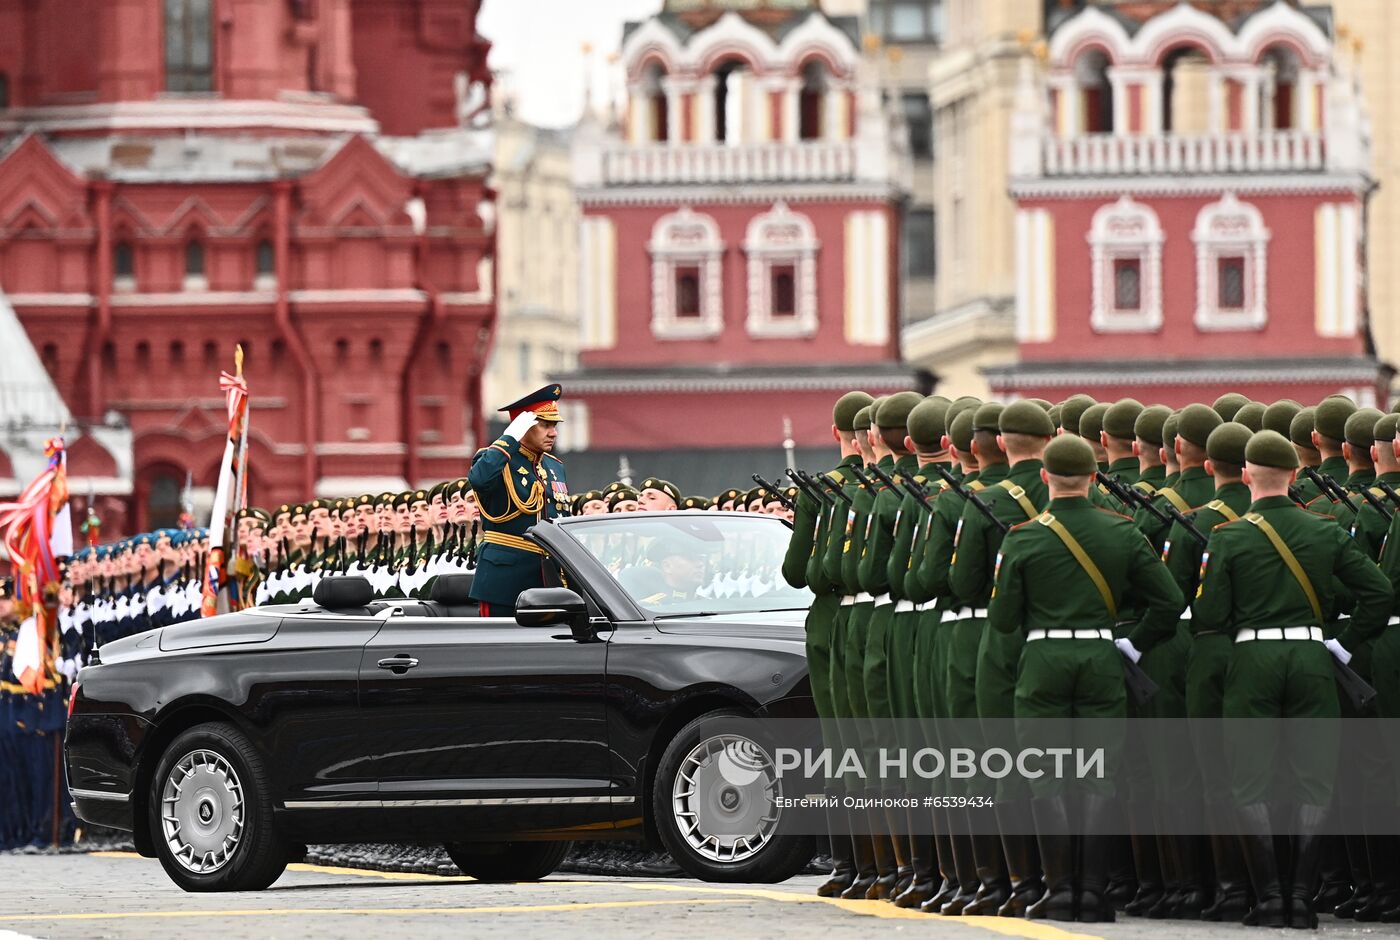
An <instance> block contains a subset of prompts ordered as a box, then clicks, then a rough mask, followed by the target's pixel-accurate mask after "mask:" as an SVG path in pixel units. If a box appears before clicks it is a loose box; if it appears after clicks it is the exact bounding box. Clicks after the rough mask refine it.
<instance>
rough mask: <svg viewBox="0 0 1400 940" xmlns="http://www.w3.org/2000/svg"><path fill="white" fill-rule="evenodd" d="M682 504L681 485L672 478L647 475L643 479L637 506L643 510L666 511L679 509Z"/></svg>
mask: <svg viewBox="0 0 1400 940" xmlns="http://www.w3.org/2000/svg"><path fill="white" fill-rule="evenodd" d="M680 504H681V491H680V487H678V486H676V484H674V483H672V482H671V481H670V480H663V479H661V478H660V477H647V478H646V479H645V480H643V481H642V485H641V488H640V489H639V490H638V493H637V508H638V509H639V510H641V511H642V512H666V511H668V510H672V509H679V508H680Z"/></svg>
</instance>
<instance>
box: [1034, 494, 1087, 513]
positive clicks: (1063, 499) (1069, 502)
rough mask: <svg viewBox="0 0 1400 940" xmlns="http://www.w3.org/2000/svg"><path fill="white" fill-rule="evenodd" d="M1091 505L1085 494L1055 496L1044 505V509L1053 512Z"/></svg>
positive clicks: (1084, 507)
mask: <svg viewBox="0 0 1400 940" xmlns="http://www.w3.org/2000/svg"><path fill="white" fill-rule="evenodd" d="M1093 505H1094V504H1093V503H1091V502H1090V501H1089V497H1087V496H1056V497H1055V498H1054V499H1052V500H1050V505H1048V506H1046V507H1045V511H1046V512H1049V513H1053V512H1059V511H1063V510H1065V509H1089V508H1091V507H1092V506H1093Z"/></svg>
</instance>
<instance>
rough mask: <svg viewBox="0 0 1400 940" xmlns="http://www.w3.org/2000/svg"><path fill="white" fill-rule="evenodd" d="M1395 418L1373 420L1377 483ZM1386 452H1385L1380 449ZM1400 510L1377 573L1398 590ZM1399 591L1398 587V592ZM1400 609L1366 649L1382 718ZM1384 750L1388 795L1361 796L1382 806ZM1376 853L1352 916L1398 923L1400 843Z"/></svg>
mask: <svg viewBox="0 0 1400 940" xmlns="http://www.w3.org/2000/svg"><path fill="white" fill-rule="evenodd" d="M1397 420H1400V414H1397V413H1396V412H1395V411H1392V412H1391V413H1390V414H1388V415H1386V416H1385V417H1384V418H1382V419H1381V420H1380V421H1378V422H1376V431H1375V434H1376V456H1377V459H1376V469H1377V470H1379V471H1381V475H1380V476H1379V477H1378V482H1379V481H1380V480H1384V481H1385V482H1387V483H1390V482H1391V480H1392V479H1393V478H1392V473H1394V472H1395V471H1396V470H1400V433H1397V430H1396V428H1397V425H1396V422H1397ZM1386 451H1389V454H1388V455H1387V454H1386V453H1385V452H1386ZM1396 520H1400V512H1396V514H1395V515H1394V516H1393V517H1392V518H1391V521H1390V524H1389V527H1388V529H1387V531H1386V535H1385V537H1384V538H1383V539H1382V547H1381V551H1380V567H1381V572H1382V573H1383V574H1385V576H1386V577H1387V578H1388V579H1389V580H1390V583H1391V586H1392V588H1396V589H1400V522H1397V521H1396ZM1397 593H1400V590H1398V591H1397ZM1397 613H1400V610H1392V611H1391V618H1390V622H1389V624H1388V625H1387V626H1386V628H1385V630H1384V631H1383V632H1382V633H1381V634H1380V636H1379V637H1377V638H1376V640H1375V642H1374V643H1373V644H1372V646H1371V650H1370V656H1369V658H1370V672H1371V682H1372V684H1373V685H1374V686H1375V688H1376V704H1375V707H1376V714H1377V715H1379V717H1381V718H1387V719H1394V718H1400V619H1398V618H1397V617H1396V616H1395V615H1396V614H1397ZM1386 744H1387V748H1386V750H1385V753H1384V754H1383V755H1382V756H1383V757H1384V758H1385V760H1386V763H1387V770H1388V772H1389V773H1388V778H1385V779H1388V780H1389V782H1390V783H1391V784H1392V789H1391V790H1390V791H1389V793H1388V794H1382V793H1368V794H1367V795H1366V798H1367V799H1368V801H1370V800H1374V801H1376V802H1374V803H1370V805H1369V806H1368V811H1370V809H1371V807H1376V808H1378V809H1384V808H1386V807H1388V806H1390V805H1392V804H1393V802H1394V792H1395V790H1394V788H1393V787H1394V785H1395V784H1396V783H1397V781H1400V740H1397V739H1396V738H1395V736H1393V735H1392V736H1390V737H1389V738H1388V739H1387V741H1386ZM1368 841H1370V842H1371V843H1372V846H1371V848H1373V849H1375V854H1373V855H1371V864H1372V871H1371V876H1372V879H1373V887H1372V892H1371V897H1370V899H1369V900H1368V902H1367V903H1366V904H1364V905H1358V906H1357V909H1356V913H1355V915H1354V916H1355V919H1356V920H1358V921H1362V922H1366V921H1377V920H1378V921H1380V922H1381V923H1387V924H1394V923H1400V884H1397V882H1400V878H1398V877H1397V873H1396V871H1395V866H1396V865H1397V863H1400V847H1397V845H1396V842H1397V841H1400V840H1397V839H1396V837H1395V836H1386V835H1375V834H1372V835H1370V836H1368Z"/></svg>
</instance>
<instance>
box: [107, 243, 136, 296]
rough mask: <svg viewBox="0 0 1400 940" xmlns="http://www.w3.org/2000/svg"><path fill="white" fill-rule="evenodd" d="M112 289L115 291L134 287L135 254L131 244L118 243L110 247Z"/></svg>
mask: <svg viewBox="0 0 1400 940" xmlns="http://www.w3.org/2000/svg"><path fill="white" fill-rule="evenodd" d="M112 287H114V288H115V289H117V290H133V289H135V287H136V254H135V252H133V251H132V249H131V242H127V241H120V242H117V243H116V244H115V245H113V246H112Z"/></svg>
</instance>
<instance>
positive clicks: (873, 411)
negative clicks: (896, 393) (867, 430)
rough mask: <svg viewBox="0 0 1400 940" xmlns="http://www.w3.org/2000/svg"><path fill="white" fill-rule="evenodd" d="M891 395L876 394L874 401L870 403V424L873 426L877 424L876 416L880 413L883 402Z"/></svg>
mask: <svg viewBox="0 0 1400 940" xmlns="http://www.w3.org/2000/svg"><path fill="white" fill-rule="evenodd" d="M889 397H890V396H888V395H877V396H875V400H874V401H872V402H871V403H870V426H871V427H876V424H875V416H876V415H877V414H879V413H880V406H881V405H883V404H884V403H885V399H886V398H889Z"/></svg>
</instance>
